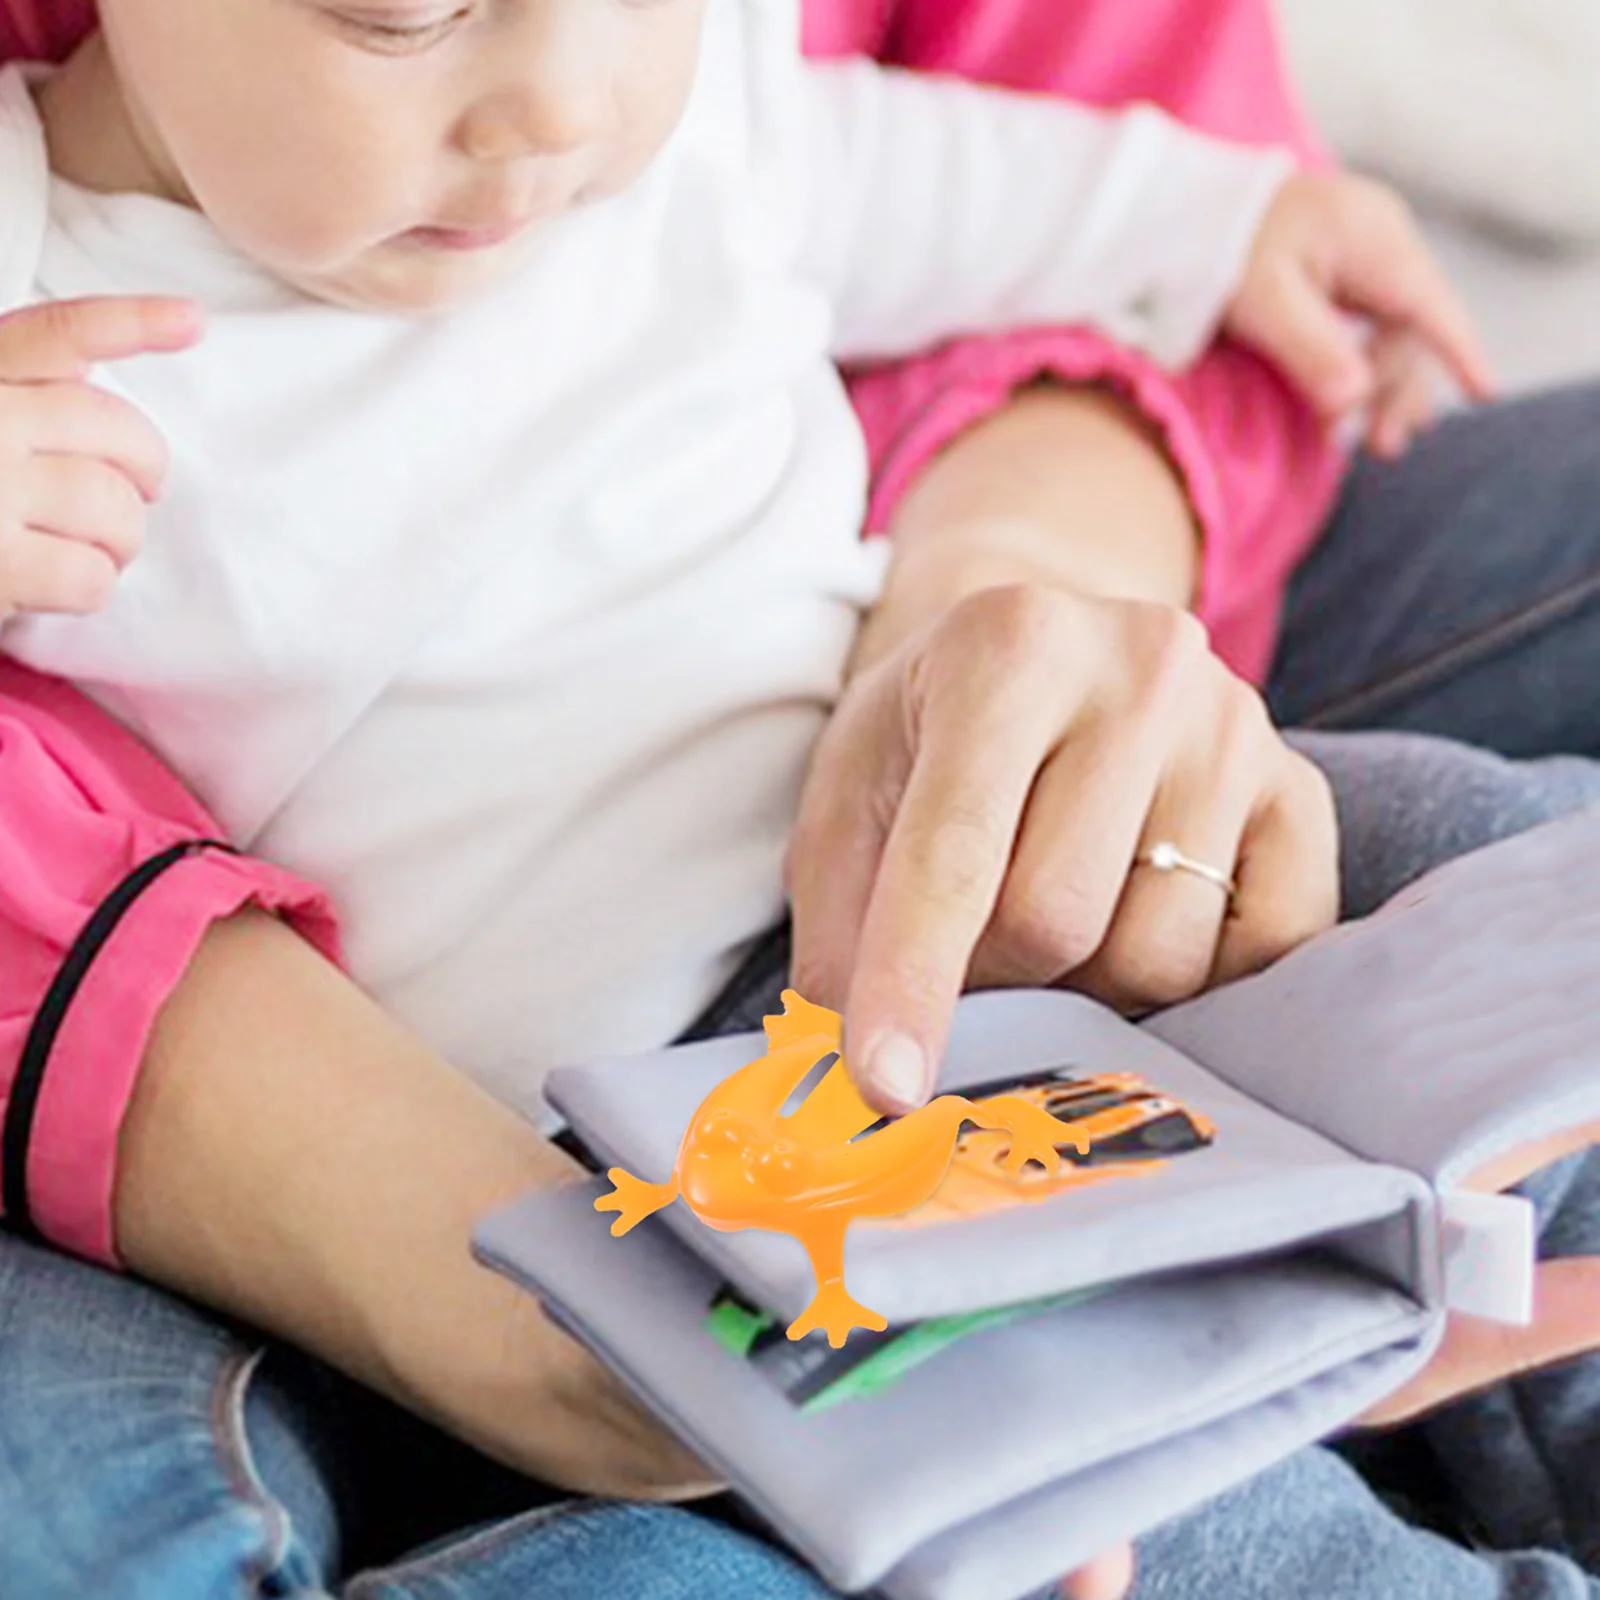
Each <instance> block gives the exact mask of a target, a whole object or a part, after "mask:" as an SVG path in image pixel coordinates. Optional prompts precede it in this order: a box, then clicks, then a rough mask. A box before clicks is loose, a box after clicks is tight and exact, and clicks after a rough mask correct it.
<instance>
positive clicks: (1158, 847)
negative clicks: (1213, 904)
mask: <svg viewBox="0 0 1600 1600" xmlns="http://www.w3.org/2000/svg"><path fill="white" fill-rule="evenodd" d="M1138 864H1139V865H1140V866H1141V867H1154V868H1155V870H1156V871H1157V872H1192V873H1193V874H1194V875H1195V877H1197V878H1204V879H1205V880H1206V882H1207V883H1214V884H1215V885H1216V886H1217V887H1218V888H1219V889H1220V890H1221V891H1222V892H1223V893H1224V894H1225V895H1227V897H1228V898H1229V899H1230V900H1231V899H1232V898H1233V897H1234V896H1235V895H1236V894H1237V893H1238V892H1239V886H1238V884H1236V883H1235V882H1234V881H1233V879H1232V878H1231V877H1230V876H1229V875H1228V874H1227V873H1226V872H1224V871H1223V870H1222V868H1221V867H1213V866H1211V865H1210V864H1209V863H1207V862H1205V861H1196V860H1195V858H1194V857H1193V856H1186V855H1185V854H1184V853H1183V851H1181V850H1180V849H1179V848H1178V847H1177V845H1175V844H1174V843H1173V842H1172V841H1171V840H1170V839H1163V840H1161V842H1160V843H1159V844H1154V845H1151V847H1150V848H1149V849H1148V850H1146V851H1145V853H1144V854H1143V855H1142V856H1140V857H1139V860H1138Z"/></svg>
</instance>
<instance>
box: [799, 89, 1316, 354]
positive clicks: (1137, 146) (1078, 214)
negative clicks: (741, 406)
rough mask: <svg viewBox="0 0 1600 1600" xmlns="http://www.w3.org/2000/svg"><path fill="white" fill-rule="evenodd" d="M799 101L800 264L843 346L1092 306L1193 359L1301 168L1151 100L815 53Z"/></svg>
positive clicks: (1129, 339) (1156, 347) (859, 350)
mask: <svg viewBox="0 0 1600 1600" xmlns="http://www.w3.org/2000/svg"><path fill="white" fill-rule="evenodd" d="M805 102H806V106H807V118H808V126H809V137H808V146H807V153H808V162H809V172H808V178H807V189H808V203H807V218H806V232H805V236H804V244H803V246H802V251H801V267H802V270H804V271H805V272H806V273H807V274H808V275H810V276H812V277H813V278H815V279H818V280H820V281H821V283H822V285H823V286H824V288H825V290H826V292H827V293H828V295H829V298H830V299H831V301H832V303H833V306H834V308H835V315H836V325H835V337H834V354H835V355H836V356H837V357H839V358H841V359H845V360H862V359H872V358H886V357H893V356H897V355H902V354H906V353H909V352H911V351H914V350H919V349H924V348H926V347H927V346H928V345H930V344H932V343H934V342H936V341H937V340H940V339H943V338H948V337H951V336H953V335H956V334H960V333H975V332H982V331H988V330H992V329H999V328H1009V327H1017V326H1020V325H1026V324H1030V323H1035V324H1037V323H1087V324H1093V325H1094V326H1096V327H1098V328H1100V329H1101V330H1103V331H1104V332H1105V333H1107V334H1109V335H1110V336H1112V337H1113V338H1115V339H1117V340H1119V341H1120V342H1122V343H1124V344H1127V345H1130V346H1132V347H1134V348H1136V349H1139V350H1142V351H1144V352H1145V353H1146V354H1148V355H1150V356H1151V357H1153V358H1154V359H1155V360H1157V361H1160V362H1162V363H1164V364H1166V365H1168V366H1171V367H1181V366H1183V365H1186V364H1187V363H1188V362H1190V361H1192V360H1193V359H1194V358H1195V357H1196V356H1197V355H1199V354H1200V352H1201V351H1202V350H1203V349H1204V348H1205V346H1206V344H1207V343H1208V342H1209V341H1210V339H1211V337H1212V336H1213V334H1214V331H1215V328H1216V324H1217V321H1218V319H1219V317H1220V316H1221V314H1222V312H1223V310H1224V308H1225V307H1226V304H1227V301H1228V299H1229V297H1230V295H1231V293H1232V291H1233V289H1234V288H1235V287H1236V285H1237V282H1238V279H1239V275H1240V273H1241V272H1242V270H1243V267H1244V263H1245V260H1246V258H1247V256H1248V253H1249V250H1250V246H1251V244H1252V243H1253V241H1254V239H1255V235H1256V231H1257V229H1258V227H1259V226H1260V222H1261V218H1262V215H1263V213H1264V212H1265V210H1266V208H1267V206H1268V204H1269V203H1270V202H1271V200H1272V198H1273V196H1274V195H1275V194H1276V192H1277V190H1278V188H1279V186H1280V185H1281V183H1282V182H1283V180H1284V179H1285V178H1286V177H1287V176H1288V174H1289V172H1290V171H1291V169H1292V165H1293V163H1292V161H1291V159H1290V157H1289V156H1288V155H1287V153H1285V152H1281V151H1262V150H1257V149H1251V148H1247V147H1245V146H1242V145H1233V144H1225V143H1223V142H1221V141H1219V140H1215V139H1210V138H1206V137H1204V136H1202V135H1200V134H1196V133H1193V132H1191V131H1190V130H1188V129H1187V128H1184V127H1183V126H1181V125H1180V124H1179V123H1177V122H1175V121H1173V120H1172V119H1171V118H1170V117H1168V116H1166V115H1165V114H1163V113H1162V112H1160V111H1157V110H1155V109H1154V108H1153V107H1148V106H1139V107H1136V108H1134V109H1132V110H1129V111H1126V112H1121V113H1117V114H1108V113H1105V112H1099V111H1091V110H1088V109H1085V108H1083V107H1079V106H1073V105H1069V104H1065V103H1063V102H1062V101H1061V100H1059V99H1056V98H1054V97H1046V96H1042V95H1025V94H1018V93H1012V92H1007V91H1002V90H996V89H985V88H979V87H977V86H974V85H972V84H968V83H964V82H961V81H959V80H956V79H952V78H936V77H930V76H929V75H927V74H921V73H918V74H912V73H909V72H900V71H895V70H892V69H886V68H882V67H877V66H875V65H873V64H872V63H870V62H863V61H845V62H835V63H829V64H826V65H813V66H808V67H807V69H806V71H805Z"/></svg>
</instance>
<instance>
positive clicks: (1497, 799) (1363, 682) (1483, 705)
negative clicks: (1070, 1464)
mask: <svg viewBox="0 0 1600 1600" xmlns="http://www.w3.org/2000/svg"><path fill="white" fill-rule="evenodd" d="M1597 612H1600V387H1597V388H1594V389H1587V390H1579V391H1573V392H1570V393H1567V394H1563V395H1556V396H1551V397H1548V398H1545V399H1541V400H1538V401H1535V402H1529V403H1526V404H1523V405H1518V406H1510V407H1505V408H1502V409H1498V410H1493V411H1486V412H1481V413H1477V414H1474V415H1472V416H1469V417H1462V418H1458V419H1453V420H1451V421H1449V422H1447V423H1446V424H1445V425H1444V426H1443V427H1442V428H1440V429H1439V430H1438V431H1437V432H1436V433H1435V434H1434V435H1432V436H1430V437H1429V438H1428V439H1426V440H1424V441H1422V442H1421V443H1420V444H1419V445H1418V446H1417V447H1415V449H1414V450H1413V452H1412V453H1411V455H1410V456H1409V457H1408V458H1407V460H1406V461H1404V462H1402V463H1400V464H1398V465H1394V466H1383V465H1379V464H1376V463H1363V464H1362V465H1360V466H1359V467H1358V468H1357V469H1356V471H1355V472H1354V473H1353V475H1352V478H1351V481H1350V483H1349V486H1348V489H1347V492H1346V494H1345V496H1344V498H1343V501H1342V503H1341V505H1340V507H1339V509H1338V511H1337V513H1336V515H1335V516H1334V518H1333V520H1332V523H1331V525H1330V527H1329V530H1328V534H1327V537H1326V539H1325V541H1324V543H1323V545H1322V546H1321V547H1320V548H1319V550H1318V551H1317V552H1316V553H1315V554H1314V555H1313V556H1312V557H1311V558H1310V560H1309V561H1308V562H1307V563H1306V566H1305V568H1304V570H1303V572H1302V573H1301V575H1300V578H1299V580H1298V582H1297V583H1296V585H1295V589H1294V592H1293V594H1292V596H1291V599H1290V603H1289V609H1288V614H1287V619H1286V627H1285V635H1284V645H1283V648H1282V651H1281V654H1280V658H1279V661H1278V663H1277V666H1276V669H1275V673H1274V679H1273V683H1272V685H1271V691H1270V699H1271V701H1272V703H1273V705H1274V709H1275V710H1276V712H1277V713H1278V715H1279V716H1280V719H1281V720H1283V721H1285V722H1286V723H1292V724H1298V725H1300V726H1302V727H1304V728H1305V729H1306V730H1308V731H1307V732H1305V733H1304V734H1303V735H1297V738H1299V739H1301V741H1302V743H1303V747H1304V748H1305V749H1307V750H1308V752H1309V753H1311V754H1312V755H1313V757H1314V758H1315V759H1316V760H1318V761H1319V762H1320V763H1321V764H1322V765H1323V766H1324V768H1325V769H1326V770H1327V771H1328V772H1329V774H1330V777H1331V779H1332V781H1333V784H1334V788H1335V791H1336V794H1337V798H1338V802H1339V807H1340V813H1341V823H1342V827H1343V832H1344V842H1345V850H1344V892H1345V899H1346V908H1347V910H1349V911H1352V912H1355V911H1360V910H1362V909H1365V908H1367V907H1369V906H1371V905H1372V904H1374V903H1376V902H1377V901H1378V900H1380V899H1382V898H1383V897H1384V896H1386V895H1387V894H1388V893H1390V892H1392V891H1393V890H1394V889H1396V888H1398V887H1399V886H1400V885H1401V884H1402V883H1404V882H1405V881H1407V880H1408V879H1409V878H1410V877H1413V876H1415V875H1416V874H1417V873H1418V872H1420V871H1423V870H1426V868H1428V867H1429V866H1432V865H1434V864H1435V863H1436V862H1438V861H1440V860H1443V859H1446V858H1447V857H1449V856H1451V855H1454V854H1458V853H1460V852H1461V851H1462V850H1465V849H1470V848H1472V847H1474V846H1476V845H1479V844H1482V843H1486V842H1488V841H1489V840H1491V839H1493V838H1496V837H1500V836H1502V835H1503V834H1506V833H1509V832H1514V831H1516V830H1517V829H1519V828H1523V827H1526V826H1528V825H1530V824H1531V823H1534V822H1537V821H1540V820H1543V819H1545V818H1547V817H1549V816H1553V815H1557V814H1560V813H1561V812H1563V811H1566V810H1570V809H1572V808H1573V807H1574V806H1576V805H1580V804H1584V803H1587V802H1589V801H1591V800H1600V766H1593V765H1591V764H1590V763H1589V762H1587V761H1581V760H1571V759H1556V760H1542V759H1541V760H1531V761H1524V762H1518V763H1511V762H1506V761H1503V760H1501V759H1500V758H1499V757H1498V756H1496V755H1494V754H1492V753H1490V752H1491V751H1496V750H1498V751H1501V752H1505V753H1508V754H1513V755H1516V756H1521V757H1545V756H1548V755H1550V754H1552V753H1557V752H1575V753H1579V754H1582V755H1600V704H1597V701H1596V697H1595V696H1594V695H1593V694H1592V692H1591V686H1592V685H1594V684H1595V683H1597V682H1600V614H1597ZM1363 727H1377V728H1383V729H1389V730H1394V731H1390V732H1382V733H1377V734H1353V735H1352V734H1350V733H1349V732H1348V730H1351V729H1356V728H1363ZM1429 733H1432V734H1442V735H1449V736H1453V737H1457V738H1467V739H1471V740H1473V741H1475V742H1476V743H1477V744H1479V745H1481V746H1483V747H1484V749H1482V750H1470V749H1466V748H1463V747H1461V746H1459V745H1455V744H1451V743H1447V742H1444V741H1442V740H1440V739H1436V738H1427V737H1419V735H1426V734H1429ZM785 960H786V944H785V940H784V938H783V937H782V934H781V932H780V933H779V934H777V935H775V936H774V937H773V938H772V939H769V940H766V941H764V942H763V943H762V944H761V945H760V947H759V948H758V949H757V950H756V952H755V953H754V955H753V956H752V960H751V962H750V963H749V964H748V965H747V967H746V969H745V971H744V972H743V973H742V974H741V977H740V980H739V982H738V985H737V988H736V990H735V991H734V992H730V994H729V995H728V996H727V997H726V1003H723V1004H720V1005H719V1006H718V1007H715V1008H713V1013H712V1014H711V1015H710V1016H708V1018H707V1019H706V1027H707V1028H708V1029H713V1030H717V1031H722V1030H727V1029H731V1028H735V1027H740V1026H750V1025H752V1021H753V1020H754V1019H759V1017H760V1015H761V1014H762V1012H763V1011H765V1010H771V1009H776V990H777V988H778V987H779V986H781V984H782V982H783V979H784V976H785ZM1531 1187H1532V1189H1533V1192H1534V1194H1535V1198H1536V1199H1537V1200H1538V1201H1539V1204H1540V1207H1541V1213H1542V1216H1543V1219H1544V1228H1543V1233H1542V1237H1543V1242H1544V1248H1545V1250H1546V1252H1547V1253H1550V1254H1589V1253H1600V1160H1596V1159H1593V1158H1585V1159H1578V1160H1573V1161H1569V1162H1567V1163H1564V1164H1563V1165H1562V1166H1561V1167H1559V1168H1556V1169H1552V1170H1551V1171H1550V1172H1549V1173H1546V1174H1543V1175H1541V1176H1540V1177H1539V1178H1538V1179H1537V1180H1535V1182H1534V1184H1533V1185H1532V1186H1531ZM1586 1573H1587V1574H1589V1575H1586ZM1595 1573H1600V1358H1582V1359H1579V1360H1577V1361H1573V1362H1569V1363H1566V1364H1565V1365H1564V1366H1562V1367H1560V1368H1557V1369H1553V1370H1552V1371H1550V1372H1548V1373H1544V1374H1540V1375H1538V1376H1536V1377H1532V1378H1526V1379H1521V1380H1518V1381H1516V1382H1514V1383H1510V1384H1506V1385H1503V1386H1502V1387H1501V1388H1499V1389H1497V1390H1495V1391H1493V1392H1491V1393H1490V1394H1488V1395H1485V1396H1482V1397H1479V1398H1477V1399H1474V1400H1472V1401H1469V1402H1465V1403H1463V1404H1460V1405H1457V1406H1455V1407H1453V1408H1451V1409H1449V1410H1447V1411H1445V1412H1443V1413H1441V1414H1439V1415H1437V1416H1435V1417H1433V1418H1430V1419H1429V1420H1428V1421H1427V1422H1426V1423H1424V1424H1421V1425H1419V1426H1418V1427H1416V1428H1412V1429H1408V1430H1405V1431H1404V1432H1402V1433H1400V1434H1398V1435H1395V1436H1385V1437H1384V1438H1382V1439H1380V1440H1368V1441H1361V1442H1351V1443H1346V1444H1342V1445H1340V1446H1339V1447H1337V1448H1332V1447H1330V1448H1321V1449H1314V1450H1307V1451H1304V1452H1302V1453H1301V1454H1300V1455H1298V1456H1296V1457H1294V1458H1293V1459H1291V1460H1289V1461H1286V1462H1284V1463H1282V1464H1281V1465H1280V1466H1278V1467H1276V1468H1274V1469H1272V1470H1271V1471H1268V1472H1266V1473H1264V1474H1262V1475H1261V1476H1260V1477H1258V1478H1257V1479H1255V1480H1254V1481H1252V1482H1251V1483H1249V1484H1247V1485H1245V1486H1243V1487H1241V1488H1239V1489H1237V1490H1235V1491H1233V1492H1232V1493H1230V1494H1228V1495H1225V1496H1223V1497H1221V1498H1220V1499H1218V1500H1216V1501H1214V1502H1213V1503H1212V1504H1210V1505H1208V1506H1207V1507H1205V1508H1203V1509H1202V1510H1200V1511H1198V1512H1195V1513H1193V1514H1191V1515H1189V1516H1187V1517H1183V1518H1180V1519H1178V1520H1176V1521H1174V1522H1172V1523H1170V1524H1168V1525H1167V1526H1165V1527H1163V1528H1162V1529H1160V1530H1158V1531H1157V1532H1155V1533H1154V1534H1152V1535H1150V1536H1148V1537H1147V1538H1146V1539H1145V1540H1143V1541H1142V1543H1141V1549H1140V1577H1139V1579H1138V1583H1137V1591H1136V1600H1284V1597H1298V1596H1316V1597H1317V1600H1478V1597H1483V1600H1491V1597H1493V1600H1512V1597H1514V1596H1515V1597H1523V1600H1555V1597H1558V1596H1559V1597H1567V1596H1571V1597H1575V1600H1576V1597H1583V1600H1600V1579H1597V1578H1596V1577H1595V1576H1593V1574H1595ZM828 1592H829V1591H828V1590H827V1589H826V1588H825V1586H824V1585H822V1584H821V1583H820V1581H819V1580H817V1579H816V1578H815V1577H814V1576H812V1575H810V1574H809V1573H807V1572H806V1571H805V1570H803V1569H802V1568H801V1567H800V1566H799V1565H798V1564H796V1563H795V1562H794V1561H792V1560H791V1559H790V1558H789V1557H787V1556H786V1555H784V1554H783V1553H782V1552H780V1551H778V1550H776V1549H775V1548H773V1547H772V1546H771V1545H769V1544H768V1543H767V1542H766V1541H765V1540H764V1539H763V1538H762V1537H761V1536H760V1534H759V1532H758V1531H756V1530H755V1529H753V1528H752V1527H750V1526H748V1525H746V1524H745V1523H744V1521H743V1519H742V1518H741V1515H740V1513H739V1511H738V1509H737V1507H735V1506H732V1505H731V1504H730V1503H727V1502H720V1503H717V1504H714V1505H710V1506H705V1505H702V1506H700V1507H697V1508H696V1509H694V1510H684V1509H673V1508H667V1507H644V1506H629V1505H618V1504H610V1503H604V1502H593V1501H571V1500H564V1499H562V1498H560V1497H559V1496H557V1495H555V1494H553V1493H551V1492H550V1491H548V1490H545V1489H543V1488H541V1487H540V1486H539V1485H536V1484H533V1483H530V1482H528V1481H526V1480H524V1479H520V1478H517V1477H515V1476H514V1475H512V1474H510V1473H508V1472H505V1471H503V1470H502V1469H499V1468H496V1467H494V1466H493V1465H491V1464H490V1463H487V1462H485V1461H483V1460H482V1459H481V1458H479V1457H477V1456H475V1455H473V1454H472V1453H471V1452H470V1451H468V1450H466V1449H464V1448H462V1447H459V1446H457V1445H455V1444H453V1443H452V1442H451V1441H449V1440H447V1439H445V1438H443V1437H442V1436H441V1435H439V1434H438V1433H437V1432H435V1431H433V1430H431V1429H429V1428H428V1427H426V1426H425V1425H423V1424H421V1423H418V1422H416V1421H413V1420H412V1419H410V1418H409V1417H406V1416H404V1415H403V1414H401V1413H400V1412H398V1411H397V1410H395V1409H394V1408H393V1407H391V1406H389V1405H388V1404H387V1403H385V1402H383V1401H381V1400H378V1399H377V1398H375V1397H374V1396H371V1395H369V1394H367V1393H365V1392H364V1391H362V1390H361V1389H359V1388H358V1387H357V1386H356V1385H354V1384H351V1383H349V1382H348V1381H347V1380H345V1379H343V1378H342V1377H340V1376H339V1375H337V1374H335V1373H333V1372H330V1371H329V1370H328V1369H327V1368H325V1367H323V1366H322V1365H321V1364H319V1363H318V1362H316V1361H314V1360H312V1359H311V1358H309V1357H306V1356H304V1355H302V1354H300V1353H299V1352H296V1351H294V1350H290V1349H287V1348H285V1347H284V1346H282V1345H279V1344H276V1343H274V1342H272V1341H269V1340H266V1339H264V1338H262V1337H261V1336H260V1335H259V1334H257V1333H255V1332H254V1331H253V1330H250V1329H246V1328H242V1327H237V1326H234V1325H231V1324H228V1323H225V1322H224V1321H222V1320H220V1319H218V1318H216V1317H213V1316H211V1315H209V1314H207V1313H204V1312H202V1311H199V1310H197V1309H195V1308H193V1307H191V1306H189V1305H187V1304H185V1303H184V1302H182V1301H180V1300H177V1299H175V1298H173V1297H171V1296H169V1295H165V1294H162V1293H160V1292H159V1291H156V1290H153V1289H150V1288H148V1287H146V1286H143V1285H140V1284H138V1283H134V1282H131V1281H128V1280H124V1279H119V1278H116V1277H113V1276H111V1275H110V1274H107V1273H103V1272H100V1271H97V1270H96V1269H94V1268H91V1267H88V1266H84V1265H82V1264H80V1263H77V1262H73V1261H69V1260H67V1259H65V1258H63V1257H60V1256H57V1255H52V1254H50V1253H48V1252H46V1251H42V1250H39V1249H35V1248H33V1247H32V1246H29V1245H26V1244H22V1243H19V1242H17V1241H15V1240H13V1239H11V1238H9V1237H7V1236H5V1235H0V1597H3V1600H86V1597H89V1596H93V1597H94V1600H210V1597H213V1596H215V1597H218V1600H220V1597H223V1596H227V1597H230V1600H254V1597H263V1600H264V1597H267V1596H295V1597H298V1600H305V1597H317V1596H323V1597H326V1596H330V1595H334V1594H337V1595H340V1596H343V1597H345V1600H402V1597H405V1600H446V1597H449V1600H589V1597H594V1600H601V1597H604V1600H679V1597H681V1600H720V1597H722V1596H738V1597H739V1600H802V1597H804V1600H824V1597H826V1596H827V1594H828Z"/></svg>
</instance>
